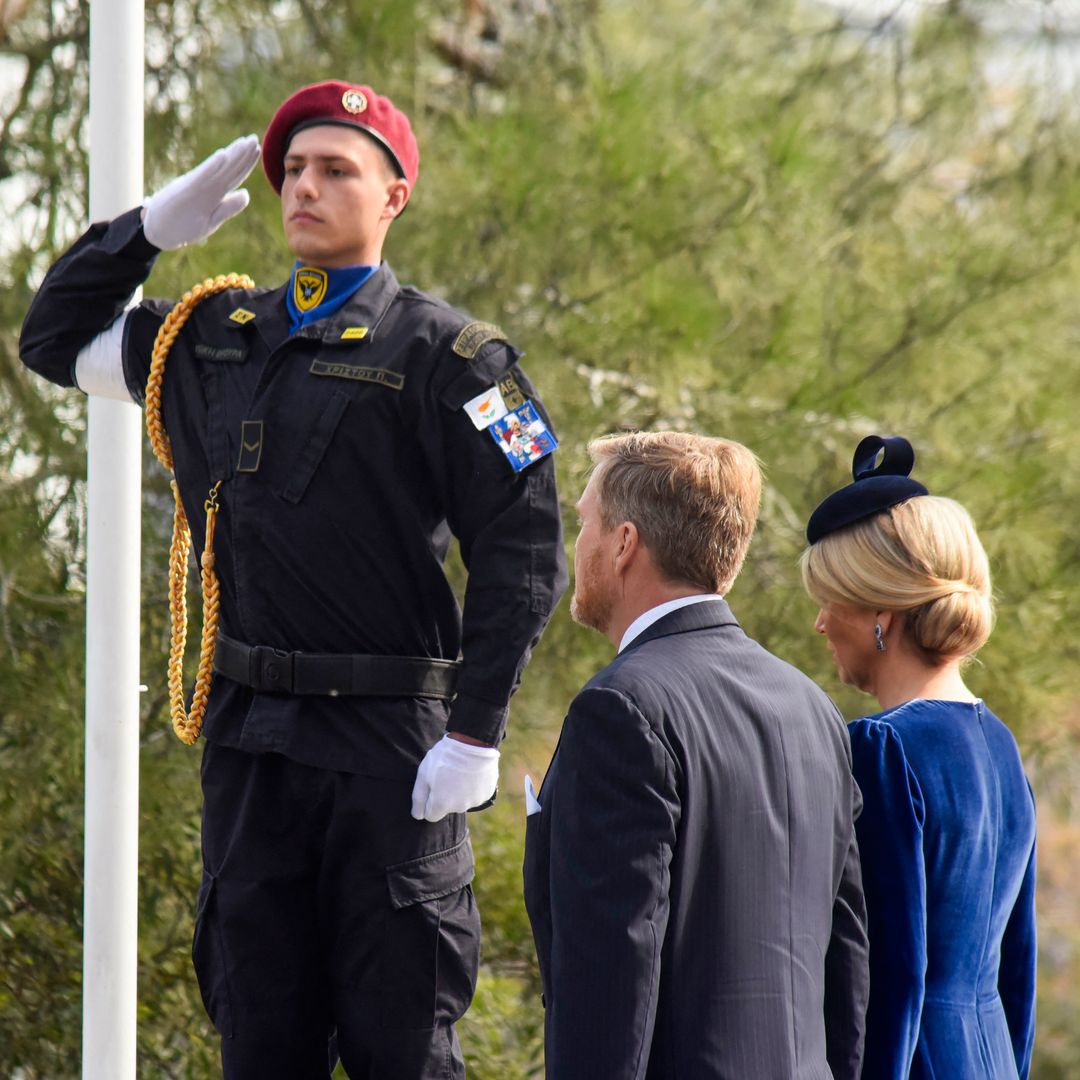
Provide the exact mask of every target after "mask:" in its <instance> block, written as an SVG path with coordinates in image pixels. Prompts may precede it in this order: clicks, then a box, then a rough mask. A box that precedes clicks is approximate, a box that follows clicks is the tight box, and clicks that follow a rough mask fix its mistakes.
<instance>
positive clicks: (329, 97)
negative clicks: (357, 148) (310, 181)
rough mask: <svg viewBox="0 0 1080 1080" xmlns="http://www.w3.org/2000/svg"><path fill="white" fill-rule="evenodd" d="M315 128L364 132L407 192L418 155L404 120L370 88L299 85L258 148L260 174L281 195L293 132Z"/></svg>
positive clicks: (415, 173)
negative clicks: (384, 155)
mask: <svg viewBox="0 0 1080 1080" xmlns="http://www.w3.org/2000/svg"><path fill="white" fill-rule="evenodd" d="M316 124H344V125H346V126H348V127H355V128H359V129H360V130H361V131H366V132H367V134H368V135H370V136H371V137H372V138H373V139H375V141H376V142H378V143H379V145H380V146H382V147H383V149H384V150H386V152H387V153H388V154H389V155H390V158H391V160H392V161H393V163H394V165H395V166H396V167H397V170H398V173H399V174H400V175H401V176H403V177H405V179H406V180H407V181H408V182H409V188H410V189H411V188H412V187H413V185H415V183H416V178H417V176H418V174H419V171H420V151H419V150H418V149H417V146H416V136H414V135H413V132H412V127H411V126H410V124H409V118H408V117H407V116H406V115H405V114H404V113H403V112H401V111H400V110H399V109H397V108H396V107H395V106H394V103H393V102H392V101H391V100H390V99H389V98H385V97H380V96H379V95H378V94H376V93H375V91H374V90H372V89H371V87H370V86H354V85H353V84H352V83H345V82H336V81H334V82H321V83H316V84H315V85H314V86H304V87H302V88H301V89H299V90H297V91H296V93H295V94H293V95H291V96H290V97H288V98H287V99H286V100H285V102H284V103H283V104H282V105H281V107H280V108H279V109H278V111H277V112H276V113H274V117H273V119H272V120H271V121H270V126H269V127H268V128H267V129H266V134H265V135H264V136H263V143H262V159H263V169H264V170H265V171H266V177H267V179H268V180H269V181H270V186H271V187H272V188H273V189H274V190H275V191H276V192H277V193H278V194H279V195H280V194H281V185H282V183H283V182H284V180H285V154H286V153H287V152H288V149H289V143H290V141H291V140H292V137H293V135H295V134H296V132H298V131H300V130H302V129H303V128H307V127H314V126H315V125H316Z"/></svg>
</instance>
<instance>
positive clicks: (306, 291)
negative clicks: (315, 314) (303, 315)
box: [293, 266, 330, 312]
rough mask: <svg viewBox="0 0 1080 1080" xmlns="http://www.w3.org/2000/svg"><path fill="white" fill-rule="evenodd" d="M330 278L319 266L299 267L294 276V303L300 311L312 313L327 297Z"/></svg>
mask: <svg viewBox="0 0 1080 1080" xmlns="http://www.w3.org/2000/svg"><path fill="white" fill-rule="evenodd" d="M329 283H330V278H329V276H328V275H327V273H326V271H325V270H320V269H319V268H318V267H317V266H299V267H297V269H296V273H295V274H293V303H294V304H295V305H296V307H297V309H298V310H299V311H302V312H303V311H312V310H313V309H315V308H317V307H318V306H319V305H320V304H321V303H322V302H323V299H324V298H325V296H326V289H327V286H328V285H329Z"/></svg>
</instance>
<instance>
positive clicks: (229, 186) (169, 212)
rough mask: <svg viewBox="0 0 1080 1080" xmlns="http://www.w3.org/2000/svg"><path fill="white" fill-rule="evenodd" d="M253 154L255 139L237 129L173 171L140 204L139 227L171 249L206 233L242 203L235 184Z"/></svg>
mask: <svg viewBox="0 0 1080 1080" xmlns="http://www.w3.org/2000/svg"><path fill="white" fill-rule="evenodd" d="M258 160H259V139H258V137H257V136H255V135H243V136H241V137H240V138H239V139H236V140H234V141H233V142H231V143H229V145H228V146H223V147H222V148H221V149H220V150H215V151H214V152H213V153H212V154H211V155H210V156H209V157H208V158H207V159H206V160H205V161H204V162H203V163H202V164H201V165H196V166H195V168H194V169H192V170H191V171H190V172H186V173H184V175H183V176H178V177H177V178H176V179H175V180H172V181H170V182H169V183H168V184H166V185H165V186H164V187H163V188H162V189H161V190H160V191H159V192H157V193H156V194H155V195H151V196H150V198H149V199H147V200H146V203H145V204H144V206H143V215H142V222H143V233H144V234H145V236H146V239H147V240H149V241H150V243H151V244H153V245H154V247H156V248H160V249H161V250H162V251H175V250H176V249H177V248H179V247H183V246H184V245H185V244H192V243H194V242H195V241H196V240H202V239H203V238H204V237H206V236H209V235H210V234H211V233H212V232H213V231H214V230H215V229H216V228H217V227H218V226H219V225H222V224H224V223H225V222H226V221H228V220H229V218H231V217H235V216H236V215H237V214H239V213H240V211H241V210H243V209H244V207H245V206H247V204H248V201H249V196H248V193H247V192H246V191H245V190H244V189H243V188H240V189H239V190H238V191H237V190H234V189H235V188H236V187H237V185H239V184H242V183H243V182H244V180H245V179H246V178H247V175H248V173H249V172H251V170H252V169H253V168H255V163H256V162H257V161H258Z"/></svg>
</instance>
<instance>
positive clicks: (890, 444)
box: [806, 435, 930, 544]
mask: <svg viewBox="0 0 1080 1080" xmlns="http://www.w3.org/2000/svg"><path fill="white" fill-rule="evenodd" d="M878 454H881V455H882V456H881V461H880V462H878V460H877V458H878ZM914 465H915V451H914V450H913V449H912V448H911V443H909V442H908V441H907V439H905V438H904V437H903V436H902V435H888V436H886V437H884V438H882V437H881V436H880V435H867V436H866V438H865V439H863V441H862V442H861V443H859V445H858V446H857V447H855V457H854V458H853V459H852V462H851V474H852V476H854V477H855V482H854V483H853V484H848V486H847V487H842V488H841V489H840V490H839V491H834V492H833V493H832V494H831V495H830V496H828V498H826V499H825V500H824V501H823V502H822V503H821V504H820V505H819V506H818V508H817V509H816V510H815V511H814V512H813V513H812V514H811V515H810V520H809V521H808V522H807V524H806V539H807V540H808V541H809V542H810V543H811V544H816V543H817V542H818V541H819V540H820V539H821V538H822V537H823V536H827V535H828V534H829V533H831V532H835V531H836V530H837V529H842V528H843V527H844V526H845V525H851V524H852V523H853V522H856V521H862V519H863V518H868V517H872V516H873V515H874V514H877V513H880V512H881V511H882V510H888V509H889V507H890V506H896V505H897V504H898V503H902V502H907V500H908V499H911V498H914V497H915V496H916V495H929V494H930V493H929V492H928V491H927V490H926V488H924V487H923V486H922V484H920V483H919V481H918V480H912V479H911V476H910V473H911V470H912V467H913V466H914Z"/></svg>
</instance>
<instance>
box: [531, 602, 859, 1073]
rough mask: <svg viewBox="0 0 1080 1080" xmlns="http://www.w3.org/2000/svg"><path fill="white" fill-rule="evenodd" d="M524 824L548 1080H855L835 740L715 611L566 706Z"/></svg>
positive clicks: (840, 758) (843, 820)
mask: <svg viewBox="0 0 1080 1080" xmlns="http://www.w3.org/2000/svg"><path fill="white" fill-rule="evenodd" d="M540 802H541V804H542V807H543V809H542V811H541V812H539V813H536V814H534V815H532V816H531V817H530V818H529V819H528V826H527V837H526V850H525V903H526V907H527V909H528V912H529V918H530V921H531V923H532V927H533V936H534V938H535V941H536V948H537V955H538V957H539V961H540V970H541V975H542V978H543V985H544V999H545V1002H546V1010H547V1011H546V1014H545V1056H546V1061H547V1075H548V1077H549V1078H554V1080H576V1078H580V1080H623V1078H625V1080H632V1078H639V1077H648V1078H659V1077H663V1078H672V1080H674V1078H685V1080H709V1078H717V1080H719V1078H724V1080H757V1078H760V1080H828V1078H830V1077H836V1078H837V1080H855V1078H857V1077H858V1075H859V1070H860V1065H861V1059H862V1042H863V1016H864V1013H865V1009H866V1001H867V994H868V986H869V975H868V968H867V940H866V914H865V908H864V904H863V896H862V886H861V881H860V874H859V857H858V849H857V847H856V843H855V832H854V825H853V820H854V817H855V815H856V814H857V813H858V805H859V793H858V788H857V787H856V786H855V783H854V781H853V780H852V776H851V750H850V746H849V743H848V736H847V729H846V727H845V725H844V722H843V720H842V719H841V717H840V715H839V714H838V713H837V711H836V708H835V706H834V705H833V704H832V702H831V701H830V700H829V699H828V697H826V695H825V694H824V693H823V692H822V691H821V690H820V689H819V688H818V687H817V686H815V685H814V684H813V683H812V682H811V681H810V680H809V679H807V678H806V677H805V676H804V675H802V674H801V673H800V672H798V671H796V670H795V669H794V668H793V667H791V666H790V665H788V664H786V663H784V662H783V661H782V660H779V659H777V658H776V657H775V656H773V655H772V654H770V653H768V652H766V651H765V650H764V649H763V648H761V646H760V645H758V644H757V643H756V642H754V641H752V640H751V639H750V638H748V637H747V636H746V635H745V634H744V633H743V631H742V629H741V628H740V627H739V624H738V622H737V621H736V620H735V618H734V616H733V615H732V614H731V610H730V608H729V607H728V605H727V604H726V603H725V602H724V601H723V600H721V599H719V598H717V599H716V600H715V601H706V602H703V603H700V604H695V605H692V606H689V607H685V608H682V609H679V610H677V611H674V612H672V613H670V614H668V615H666V616H664V617H663V618H661V619H660V620H658V621H657V622H656V623H654V624H653V625H652V626H651V627H649V628H648V629H647V630H645V632H644V633H643V634H642V635H641V636H640V637H638V638H637V639H636V640H634V641H633V642H632V643H631V644H630V645H629V647H628V648H627V649H626V650H625V651H624V652H623V653H621V654H620V655H619V656H618V657H616V658H615V660H613V661H612V662H611V664H609V665H608V666H607V667H606V668H605V669H604V670H603V671H601V672H600V673H599V674H598V675H596V676H595V677H594V678H593V679H592V680H591V681H590V682H589V683H588V685H586V686H585V688H584V689H583V690H582V691H581V692H580V693H579V694H578V696H577V697H576V698H575V699H574V701H573V703H572V704H571V706H570V711H569V713H568V715H567V717H566V720H565V723H564V725H563V730H562V736H561V739H560V742H559V746H558V748H557V750H556V752H555V756H554V758H553V759H552V762H551V766H550V767H549V769H548V773H547V777H546V778H545V781H544V784H543V787H542V788H541V791H540Z"/></svg>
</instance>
